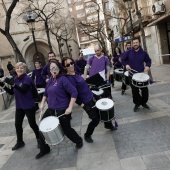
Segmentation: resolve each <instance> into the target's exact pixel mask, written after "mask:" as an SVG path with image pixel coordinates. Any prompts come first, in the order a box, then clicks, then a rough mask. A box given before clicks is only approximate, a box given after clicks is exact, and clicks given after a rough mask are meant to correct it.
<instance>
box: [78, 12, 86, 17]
mask: <svg viewBox="0 0 170 170" xmlns="http://www.w3.org/2000/svg"><path fill="white" fill-rule="evenodd" d="M84 16H85V13H79V14H77V18H81V17H84Z"/></svg>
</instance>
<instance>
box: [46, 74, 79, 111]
mask: <svg viewBox="0 0 170 170" xmlns="http://www.w3.org/2000/svg"><path fill="white" fill-rule="evenodd" d="M77 94H78V93H77V90H76V88H75V87H74V86H73V85H72V84H71V83H70V81H69V80H68V79H67V77H66V76H65V75H61V76H59V77H57V79H53V78H50V80H49V81H48V83H47V86H46V89H45V93H44V96H46V97H47V100H48V107H49V108H51V109H55V110H63V109H67V108H68V106H69V103H70V98H71V97H72V98H77Z"/></svg>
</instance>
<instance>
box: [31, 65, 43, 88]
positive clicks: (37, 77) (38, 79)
mask: <svg viewBox="0 0 170 170" xmlns="http://www.w3.org/2000/svg"><path fill="white" fill-rule="evenodd" d="M42 69H43V68H40V69H34V70H33V72H32V76H31V78H32V79H33V81H34V82H35V85H44V86H45V85H46V82H45V80H44V79H43V77H42V74H41V72H42Z"/></svg>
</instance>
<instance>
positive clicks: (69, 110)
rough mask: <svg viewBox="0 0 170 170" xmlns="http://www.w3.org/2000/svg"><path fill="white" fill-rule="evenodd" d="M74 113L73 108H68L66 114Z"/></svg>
mask: <svg viewBox="0 0 170 170" xmlns="http://www.w3.org/2000/svg"><path fill="white" fill-rule="evenodd" d="M71 112H72V108H70V107H68V108H67V109H66V111H65V113H64V114H66V115H69V114H71Z"/></svg>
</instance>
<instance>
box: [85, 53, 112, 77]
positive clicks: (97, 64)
mask: <svg viewBox="0 0 170 170" xmlns="http://www.w3.org/2000/svg"><path fill="white" fill-rule="evenodd" d="M87 64H89V65H90V66H91V68H90V73H89V76H90V77H91V76H93V75H95V74H97V73H99V72H101V71H105V69H106V66H110V61H109V59H108V57H107V56H102V57H100V58H98V57H96V56H93V57H91V58H90V59H89V60H88V61H87Z"/></svg>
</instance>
